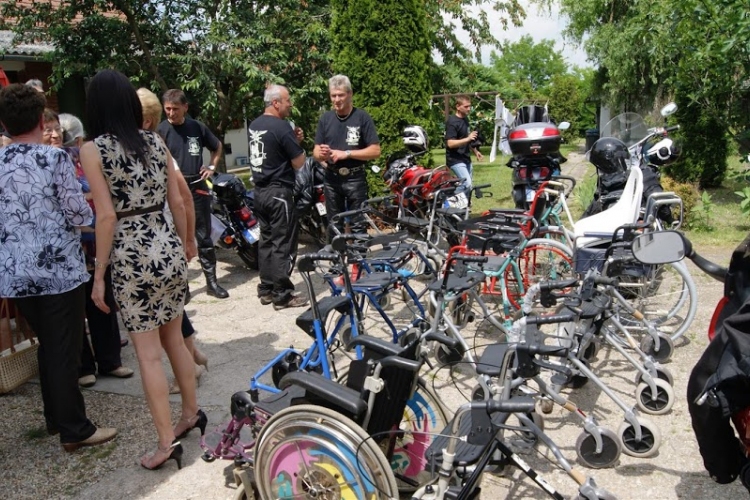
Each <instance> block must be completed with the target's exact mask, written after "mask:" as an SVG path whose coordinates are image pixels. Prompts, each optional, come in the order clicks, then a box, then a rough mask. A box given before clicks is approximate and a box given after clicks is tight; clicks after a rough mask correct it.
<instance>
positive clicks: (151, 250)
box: [81, 70, 206, 469]
mask: <svg viewBox="0 0 750 500" xmlns="http://www.w3.org/2000/svg"><path fill="white" fill-rule="evenodd" d="M86 112H87V116H88V129H89V133H90V134H91V137H92V138H93V141H92V142H89V143H87V144H85V145H84V146H83V147H82V148H81V164H82V165H83V169H84V171H85V173H86V178H87V179H88V180H89V184H90V185H91V192H92V194H93V196H94V204H95V206H96V213H97V221H96V241H97V247H96V263H95V274H94V287H93V291H92V294H91V296H92V298H93V300H94V303H95V304H96V305H97V307H99V308H100V309H102V310H103V311H105V312H107V311H108V309H109V308H108V307H107V305H106V303H105V302H104V271H105V268H106V266H107V264H110V262H111V266H112V287H113V290H114V295H115V301H116V302H117V304H118V306H119V308H120V314H121V317H122V319H123V323H124V324H125V326H126V328H127V329H128V331H129V332H130V337H131V339H132V341H133V345H134V346H135V350H136V355H137V356H138V364H139V366H140V370H141V376H142V379H143V389H144V392H145V394H146V399H147V401H148V405H149V410H150V411H151V416H152V417H153V420H154V424H155V426H156V432H157V434H158V439H159V442H158V446H157V449H156V450H155V451H154V452H153V453H150V454H147V455H145V456H143V457H142V458H141V465H143V467H146V468H147V469H155V468H158V467H160V466H161V465H163V464H164V463H165V462H166V461H167V460H169V459H170V458H172V459H174V460H175V461H176V462H177V465H178V467H179V466H181V459H182V446H181V445H180V443H179V441H178V439H179V438H180V437H182V436H184V435H185V434H187V433H188V432H189V431H190V430H192V429H194V428H196V427H199V428H200V429H201V432H204V430H205V426H206V416H205V414H204V413H203V412H202V411H200V410H199V409H198V404H197V400H196V394H195V369H194V365H193V359H192V356H191V355H190V353H189V352H188V350H187V348H186V347H185V343H184V342H183V340H182V334H181V331H180V323H181V321H182V313H183V301H184V294H185V289H186V279H187V259H189V258H191V257H193V256H191V255H185V250H184V246H183V242H184V241H185V239H186V222H185V208H184V206H183V203H182V199H181V197H180V193H179V191H178V187H177V182H176V178H175V176H174V168H173V166H172V158H171V156H170V154H169V152H168V151H167V148H166V147H165V145H164V142H163V141H162V140H161V138H159V136H158V135H156V134H154V133H152V132H148V131H143V130H140V126H141V124H142V123H143V114H142V109H141V104H140V101H139V100H138V96H137V94H136V92H135V89H134V88H133V87H132V85H131V84H130V82H129V81H128V79H127V78H126V77H125V76H124V75H123V74H121V73H118V72H116V71H112V70H105V71H101V72H99V73H97V75H96V76H95V77H94V78H93V79H92V80H91V83H90V85H89V89H88V98H87V102H86ZM165 203H169V208H170V210H171V211H172V214H173V219H174V224H172V223H171V222H169V221H168V220H167V218H166V217H165V216H164V208H165ZM186 257H187V259H186ZM162 349H163V350H165V351H166V352H167V356H168V357H169V361H170V363H171V365H172V369H173V371H174V373H175V377H176V378H177V381H178V384H179V385H180V389H181V394H182V418H181V419H180V421H179V422H178V423H177V425H176V426H175V427H174V428H173V427H172V424H171V419H170V408H169V399H168V398H169V394H168V384H167V377H166V374H165V372H164V368H163V366H162V362H161V357H162V354H161V353H162Z"/></svg>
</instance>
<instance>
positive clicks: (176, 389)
mask: <svg viewBox="0 0 750 500" xmlns="http://www.w3.org/2000/svg"><path fill="white" fill-rule="evenodd" d="M204 371H206V372H207V371H208V369H207V368H206V369H204V368H202V367H201V365H195V387H196V388H198V387H200V385H201V377H202V376H203V373H204ZM169 393H170V394H179V393H180V385H179V384H178V383H177V378H174V379H172V383H171V384H169Z"/></svg>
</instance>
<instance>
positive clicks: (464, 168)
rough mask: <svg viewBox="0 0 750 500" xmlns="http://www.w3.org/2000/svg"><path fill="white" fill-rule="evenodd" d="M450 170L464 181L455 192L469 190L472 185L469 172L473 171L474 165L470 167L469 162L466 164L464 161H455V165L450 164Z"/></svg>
mask: <svg viewBox="0 0 750 500" xmlns="http://www.w3.org/2000/svg"><path fill="white" fill-rule="evenodd" d="M451 170H453V173H454V174H456V177H458V178H459V179H461V180H463V181H464V182H463V184H461V185H460V186H458V188H456V194H458V193H464V192H467V191H469V190H470V189H471V186H472V184H471V174H472V172H473V171H474V167H472V165H471V163H469V164H468V165H467V164H466V163H456V164H455V165H451ZM467 196H468V195H467Z"/></svg>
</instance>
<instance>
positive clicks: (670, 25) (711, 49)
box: [537, 0, 750, 184]
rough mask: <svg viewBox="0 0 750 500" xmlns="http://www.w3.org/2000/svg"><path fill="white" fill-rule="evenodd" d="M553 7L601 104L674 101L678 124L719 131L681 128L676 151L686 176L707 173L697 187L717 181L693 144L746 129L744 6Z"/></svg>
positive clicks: (748, 20) (749, 25) (738, 1)
mask: <svg viewBox="0 0 750 500" xmlns="http://www.w3.org/2000/svg"><path fill="white" fill-rule="evenodd" d="M552 1H554V0H539V1H538V2H537V3H544V4H550V3H551V2H552ZM557 1H558V3H559V4H560V6H561V10H562V12H563V13H564V14H565V15H566V16H567V17H568V18H569V19H570V24H569V26H568V30H567V35H568V36H570V37H571V38H573V39H574V40H577V41H579V42H583V43H584V46H585V48H586V51H587V53H588V56H589V58H590V59H592V60H593V61H595V62H596V63H598V64H599V66H600V68H601V71H600V76H601V77H602V78H601V80H600V82H601V90H602V95H603V97H604V98H605V100H606V101H607V102H609V103H610V104H611V105H613V106H614V107H623V108H625V109H635V110H638V109H651V107H653V106H654V102H656V101H658V100H664V99H665V98H673V97H676V98H677V100H679V101H681V102H682V103H683V104H684V105H683V108H687V109H689V111H690V112H689V113H686V114H684V115H682V116H683V117H684V119H686V120H697V121H699V122H701V123H705V124H709V123H711V124H713V125H714V126H718V127H719V130H716V129H711V130H709V129H707V128H701V127H694V126H692V125H693V124H690V125H688V130H686V131H684V138H685V141H684V145H685V156H686V157H688V158H690V159H691V162H692V165H691V167H690V170H691V171H693V170H694V169H698V170H699V171H702V170H704V169H705V170H706V171H707V172H710V173H706V174H705V175H704V174H703V173H697V172H694V173H693V175H695V176H696V177H697V178H699V179H700V180H701V182H704V183H709V184H715V183H717V182H721V179H723V175H724V173H723V169H721V168H719V169H718V170H717V168H716V167H717V165H716V160H717V158H716V156H715V153H716V151H714V150H711V151H709V150H707V149H706V148H702V146H700V145H701V144H702V143H703V140H704V139H705V137H706V136H707V134H709V135H711V136H712V137H717V136H721V135H724V134H727V133H728V134H730V135H732V136H733V137H735V138H736V139H738V138H741V137H742V136H743V135H744V134H747V133H748V130H750V112H748V111H750V85H748V83H747V75H748V74H750V43H748V33H750V17H748V15H747V2H746V1H744V0H724V1H722V2H706V1H704V0H685V1H682V2H674V1H671V0H655V1H653V2H601V1H600V0H557ZM682 125H683V126H685V125H686V124H685V122H684V121H683V123H682ZM747 146H750V144H748V145H747Z"/></svg>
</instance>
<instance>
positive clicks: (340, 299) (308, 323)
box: [295, 295, 351, 338]
mask: <svg viewBox="0 0 750 500" xmlns="http://www.w3.org/2000/svg"><path fill="white" fill-rule="evenodd" d="M350 308H351V300H350V299H349V297H348V296H346V295H339V296H336V297H324V298H323V299H321V300H320V301H319V302H318V311H320V322H321V323H322V324H324V325H325V324H326V321H327V319H328V315H329V314H330V313H331V311H333V310H336V311H338V312H339V313H341V314H346V313H347V312H349V310H350ZM313 321H314V318H313V313H312V308H308V309H307V311H305V312H303V313H302V314H300V315H299V316H298V317H297V320H296V321H295V322H296V323H297V326H298V327H300V328H301V329H302V330H304V331H305V333H306V334H308V335H309V336H311V337H312V338H315V327H314V324H313Z"/></svg>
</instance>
